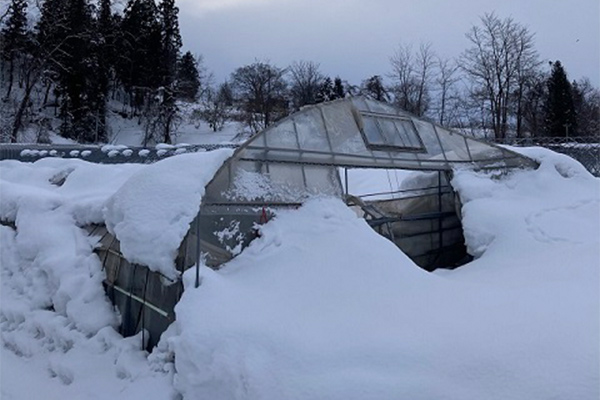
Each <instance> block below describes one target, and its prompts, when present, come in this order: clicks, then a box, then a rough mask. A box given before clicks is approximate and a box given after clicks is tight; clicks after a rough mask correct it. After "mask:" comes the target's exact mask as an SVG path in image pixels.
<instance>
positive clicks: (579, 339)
mask: <svg viewBox="0 0 600 400" xmlns="http://www.w3.org/2000/svg"><path fill="white" fill-rule="evenodd" d="M519 151H523V152H525V153H527V154H528V155H530V156H531V157H534V158H536V159H537V160H538V161H540V162H541V166H540V168H539V169H538V170H537V171H516V172H513V173H510V174H508V175H506V176H500V177H497V178H493V179H492V177H491V176H490V175H488V174H482V173H475V172H472V171H469V170H462V171H456V172H455V177H454V180H453V182H452V184H453V186H454V187H455V188H456V189H457V190H458V192H459V194H460V196H461V199H462V201H463V208H462V214H463V218H464V220H463V224H464V229H465V237H466V240H467V245H468V248H469V250H470V251H471V252H472V254H474V255H475V256H476V259H475V261H473V262H472V263H470V264H468V265H466V266H464V267H461V268H459V269H457V270H454V271H441V272H436V273H433V274H429V273H426V272H424V271H423V270H421V269H419V268H418V267H416V266H415V265H414V263H412V261H411V260H410V259H408V258H407V257H406V256H405V255H404V254H403V253H401V252H400V251H399V250H398V249H397V248H396V247H395V246H394V245H393V244H392V243H391V242H388V241H387V240H386V239H384V238H382V237H380V236H378V235H377V234H376V233H375V232H373V231H372V230H371V228H369V227H368V225H367V224H366V223H365V222H364V221H362V220H361V219H359V218H357V217H356V216H355V215H354V214H353V213H352V212H351V211H349V210H348V209H347V208H346V207H345V206H344V205H343V204H342V203H341V202H340V201H339V200H335V199H328V198H316V199H313V200H310V201H309V202H308V203H307V204H306V205H304V206H303V207H302V208H300V209H299V210H295V211H286V212H280V213H279V214H278V215H277V217H276V218H274V219H273V220H272V221H270V222H269V223H268V224H266V225H264V226H263V227H262V235H261V237H260V238H259V239H257V240H255V241H254V242H252V243H251V245H250V246H249V247H248V248H247V249H245V250H244V251H242V253H241V254H240V255H239V256H238V257H236V258H235V259H233V260H232V261H231V262H230V263H228V264H227V265H226V266H225V267H224V268H222V269H221V270H220V271H218V272H215V271H212V270H209V269H207V268H205V267H204V268H202V284H201V286H200V287H199V288H197V289H195V288H193V285H191V284H188V285H187V287H186V291H185V292H184V296H183V298H182V300H181V302H180V303H179V305H178V306H177V308H176V313H177V321H176V322H175V323H174V324H173V325H172V326H171V328H170V329H169V331H168V332H167V333H166V334H165V335H164V336H163V340H162V341H161V342H160V344H159V346H158V348H157V349H155V350H154V352H153V353H152V354H151V355H150V357H149V359H148V360H146V358H145V353H144V352H142V351H140V350H138V349H137V348H136V346H137V345H139V338H129V339H123V338H121V337H120V336H119V335H118V334H116V333H115V332H114V329H113V328H112V326H114V324H115V322H116V320H117V318H118V316H117V315H114V314H113V313H112V311H111V308H110V307H109V305H108V304H107V301H106V300H105V298H104V296H103V294H102V292H101V291H102V288H101V284H100V282H101V279H102V271H101V270H100V265H99V261H98V260H97V258H96V257H95V255H94V254H93V253H92V252H91V250H92V246H93V243H90V242H89V240H88V238H87V237H86V236H85V235H84V234H83V233H82V231H81V229H80V228H79V226H82V225H84V224H86V223H90V222H100V221H102V220H103V219H104V218H106V215H107V214H106V205H107V204H108V199H109V198H110V196H112V195H113V194H115V193H117V192H118V191H119V190H121V189H120V188H122V187H123V184H124V183H125V182H126V181H127V180H128V179H130V178H131V177H132V176H134V175H135V174H138V173H139V174H151V170H150V167H147V166H139V165H135V166H134V165H114V166H97V165H91V164H89V163H86V162H84V161H80V160H41V161H38V162H36V163H34V164H26V163H16V162H0V168H1V169H0V190H1V196H2V202H1V207H0V211H1V215H0V216H1V217H2V219H3V220H4V221H12V222H14V223H15V224H16V226H17V228H18V230H17V233H15V231H14V230H13V228H11V227H7V226H2V227H0V228H1V230H0V233H1V234H2V238H1V239H2V242H1V243H2V247H1V250H2V251H1V257H2V258H1V263H2V275H1V276H2V280H1V288H2V291H1V296H2V302H1V306H0V327H1V333H2V344H3V346H2V358H1V361H2V374H1V375H2V376H1V385H2V389H1V390H2V392H1V394H2V398H3V399H4V398H7V399H18V400H20V399H29V398H32V393H33V394H35V397H39V394H40V393H43V396H42V397H43V398H98V399H114V398H127V399H136V398H140V399H141V398H145V399H149V398H154V399H168V398H176V393H179V394H181V395H182V396H183V398H184V399H197V398H215V399H217V398H218V399H228V398H232V399H235V398H251V399H256V398H263V399H275V398H277V399H279V398H286V399H288V398H289V399H315V398H328V399H336V398H339V399H353V398H356V399H364V398H377V399H386V398H389V399H397V398H410V399H432V398H435V399H465V398H468V399H471V398H478V399H479V398H485V399H571V398H577V399H590V400H591V399H597V398H598V397H599V396H600V393H599V385H600V381H599V375H600V371H599V368H600V367H599V366H600V354H599V353H600V352H599V346H598V343H600V334H599V328H600V321H599V319H600V306H599V301H600V300H599V299H600V296H599V269H600V265H599V264H600V180H599V179H597V178H593V177H592V176H591V175H589V174H588V173H587V172H586V171H585V170H584V169H583V167H581V165H579V164H578V163H577V162H575V161H573V160H572V159H569V158H568V157H566V156H561V155H557V154H555V153H552V152H550V151H547V150H542V149H530V150H519ZM178 157H182V156H175V157H173V159H177V158H178ZM164 161H166V160H164ZM164 161H161V163H162V162H164ZM174 162H176V161H174ZM157 169H158V168H157ZM69 171H70V172H69ZM149 171H150V172H149ZM92 174H94V175H92ZM159 174H160V173H159ZM91 176H96V177H95V178H94V180H92V179H91ZM64 177H66V180H65V181H64V184H63V185H62V186H56V185H52V184H51V183H49V182H48V180H49V179H51V180H53V181H54V182H60V181H61V178H64ZM148 179H150V180H154V179H160V178H159V177H153V178H148ZM158 188H160V186H159V187H158ZM386 190H388V189H387V188H383V190H381V191H386ZM155 194H156V195H157V196H158V197H156V198H155V201H160V200H161V197H160V190H158V191H157V192H156V193H155ZM190 278H191V277H190V276H188V275H184V279H185V280H186V281H189V280H190ZM186 283H190V282H186Z"/></svg>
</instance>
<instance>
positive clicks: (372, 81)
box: [362, 75, 389, 101]
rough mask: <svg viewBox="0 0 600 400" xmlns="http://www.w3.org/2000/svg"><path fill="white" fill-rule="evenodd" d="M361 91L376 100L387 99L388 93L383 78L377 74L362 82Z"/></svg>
mask: <svg viewBox="0 0 600 400" xmlns="http://www.w3.org/2000/svg"><path fill="white" fill-rule="evenodd" d="M362 92H363V93H364V94H365V95H366V96H368V97H370V98H372V99H374V100H377V101H388V100H389V95H388V92H387V90H386V89H385V87H384V86H383V79H381V76H379V75H373V76H372V77H370V78H368V79H366V80H365V81H364V82H363V84H362Z"/></svg>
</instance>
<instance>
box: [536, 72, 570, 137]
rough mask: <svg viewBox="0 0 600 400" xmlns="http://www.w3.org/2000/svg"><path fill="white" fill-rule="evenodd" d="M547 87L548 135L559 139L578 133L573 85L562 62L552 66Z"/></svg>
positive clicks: (545, 110)
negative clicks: (559, 137)
mask: <svg viewBox="0 0 600 400" xmlns="http://www.w3.org/2000/svg"><path fill="white" fill-rule="evenodd" d="M546 85H547V87H548V97H547V98H546V102H545V105H544V115H545V121H544V122H545V128H546V129H545V130H546V134H547V135H548V136H556V137H558V136H566V135H568V134H569V133H573V132H576V130H577V126H576V115H575V107H574V105H573V93H572V88H571V83H570V82H569V80H568V79H567V74H566V72H565V70H564V68H563V66H562V64H561V63H560V61H556V62H554V63H553V64H552V72H551V74H550V77H549V78H548V81H547V82H546Z"/></svg>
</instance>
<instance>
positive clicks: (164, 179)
mask: <svg viewBox="0 0 600 400" xmlns="http://www.w3.org/2000/svg"><path fill="white" fill-rule="evenodd" d="M231 154H233V150H232V149H219V150H215V151H210V152H202V153H193V154H181V155H178V156H174V157H170V158H166V159H164V160H161V161H159V162H157V163H155V164H152V165H149V166H147V167H146V168H144V169H142V170H140V171H139V172H137V173H136V174H134V175H133V176H131V178H130V179H129V180H128V181H127V182H125V183H124V184H123V185H122V187H121V188H120V189H119V190H118V191H117V192H116V193H115V194H114V195H113V196H111V198H110V199H109V200H108V201H107V203H106V208H105V209H104V220H105V221H106V226H107V227H108V229H109V230H110V232H111V233H113V234H114V235H115V236H116V237H117V238H118V239H119V241H120V243H121V252H122V253H123V255H124V256H125V258H127V260H129V261H130V262H133V263H138V264H142V265H146V266H148V268H150V269H151V270H152V271H158V272H161V273H162V274H164V275H165V276H167V277H168V278H176V276H177V271H176V270H175V265H174V260H175V256H176V255H177V249H178V248H179V245H180V244H181V241H182V240H183V238H184V237H185V235H186V233H187V231H188V230H189V224H190V223H191V222H192V220H193V219H194V217H195V216H196V215H197V214H198V211H199V209H200V203H201V202H202V196H203V195H204V188H205V186H206V185H207V184H208V182H209V181H210V180H211V179H212V178H213V176H214V174H215V173H216V172H217V170H218V169H219V168H220V167H221V165H222V164H223V162H225V160H227V159H228V158H229V157H230V156H231Z"/></svg>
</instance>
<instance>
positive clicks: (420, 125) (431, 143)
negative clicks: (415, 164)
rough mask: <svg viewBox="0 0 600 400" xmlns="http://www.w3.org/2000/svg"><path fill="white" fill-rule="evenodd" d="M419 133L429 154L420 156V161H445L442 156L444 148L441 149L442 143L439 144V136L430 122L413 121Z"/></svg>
mask: <svg viewBox="0 0 600 400" xmlns="http://www.w3.org/2000/svg"><path fill="white" fill-rule="evenodd" d="M413 123H414V124H415V127H416V128H417V131H418V132H419V137H420V138H421V141H422V142H423V145H424V146H425V149H426V150H427V153H428V154H426V155H425V154H423V155H419V159H427V158H432V157H436V158H441V159H442V160H443V159H444V157H443V154H442V148H441V147H440V143H439V142H438V139H437V135H436V134H435V131H434V130H433V125H432V124H431V123H429V122H425V121H420V120H417V119H415V120H413Z"/></svg>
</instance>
